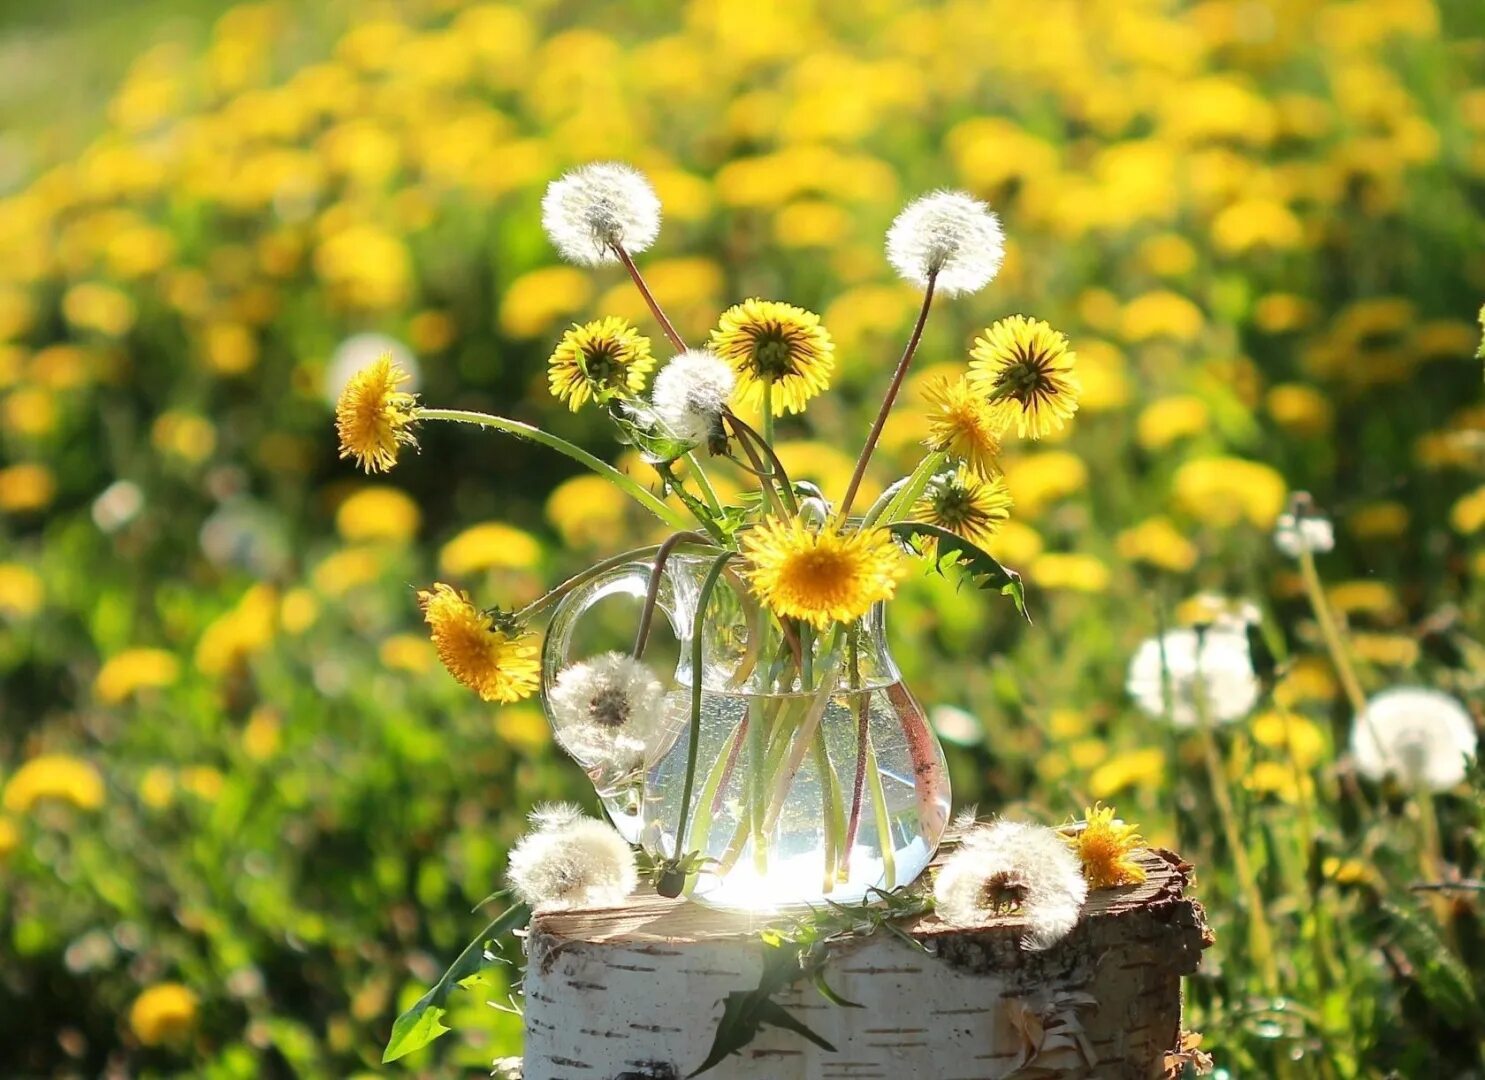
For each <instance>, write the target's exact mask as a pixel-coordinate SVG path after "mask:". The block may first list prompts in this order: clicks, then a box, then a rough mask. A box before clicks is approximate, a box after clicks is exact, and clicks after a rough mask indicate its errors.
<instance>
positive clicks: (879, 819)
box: [866, 731, 897, 892]
mask: <svg viewBox="0 0 1485 1080" xmlns="http://www.w3.org/2000/svg"><path fill="white" fill-rule="evenodd" d="M866 789H867V791H869V792H870V793H871V813H872V817H873V818H874V819H875V820H876V825H877V843H878V844H879V845H880V846H881V849H882V888H883V889H885V890H886V891H887V892H891V891H892V890H893V889H895V888H897V844H896V841H894V840H893V839H892V821H891V819H890V818H889V817H888V816H887V792H886V791H885V790H884V789H883V788H882V773H881V771H880V770H879V769H878V768H877V748H876V746H875V745H874V744H873V743H872V739H871V732H870V731H867V733H866Z"/></svg>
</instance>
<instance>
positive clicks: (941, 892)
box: [933, 821, 1088, 950]
mask: <svg viewBox="0 0 1485 1080" xmlns="http://www.w3.org/2000/svg"><path fill="white" fill-rule="evenodd" d="M1087 897H1088V882H1087V881H1086V880H1085V879H1084V878H1083V868H1082V864H1081V863H1080V862H1079V861H1078V857H1077V855H1076V854H1074V853H1073V851H1072V849H1071V848H1069V847H1068V846H1067V844H1065V843H1063V841H1062V838H1061V837H1060V836H1059V835H1058V834H1057V832H1056V831H1055V830H1053V829H1049V828H1047V827H1046V826H1044V825H1027V824H1023V823H1020V822H1014V821H995V822H991V823H990V824H988V825H981V826H979V827H977V828H975V829H973V830H971V831H970V832H969V833H967V834H966V835H965V837H964V839H963V840H962V841H961V843H960V845H959V848H958V850H956V851H955V852H954V853H953V854H952V855H950V856H949V857H948V858H947V859H946V860H945V861H944V865H943V866H942V867H941V868H940V869H939V872H938V877H937V878H936V879H935V880H934V886H933V898H934V905H935V908H936V909H937V911H938V913H939V916H940V917H941V918H942V919H943V920H944V921H945V922H947V923H950V924H952V925H955V926H983V925H985V923H987V922H989V921H990V920H992V919H995V918H997V917H1000V916H1003V915H1005V914H1007V910H1006V908H1007V907H1008V906H1013V907H1014V909H1015V911H1016V913H1017V914H1019V916H1020V917H1021V919H1022V920H1023V921H1024V922H1025V923H1026V936H1025V937H1024V938H1022V941H1021V944H1022V946H1023V947H1025V948H1027V949H1033V950H1035V949H1046V948H1049V947H1051V946H1052V945H1055V944H1057V942H1059V941H1061V940H1062V939H1063V938H1064V937H1066V936H1067V934H1068V933H1069V932H1070V931H1071V930H1072V928H1073V927H1074V926H1076V925H1077V924H1078V916H1079V914H1080V912H1081V911H1082V907H1083V901H1084V900H1086V899H1087Z"/></svg>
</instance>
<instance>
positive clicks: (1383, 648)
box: [1346, 632, 1421, 668]
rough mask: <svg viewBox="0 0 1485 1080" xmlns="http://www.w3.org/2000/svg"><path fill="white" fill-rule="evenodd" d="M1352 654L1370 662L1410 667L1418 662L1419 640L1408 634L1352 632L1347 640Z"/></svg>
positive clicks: (1365, 661)
mask: <svg viewBox="0 0 1485 1080" xmlns="http://www.w3.org/2000/svg"><path fill="white" fill-rule="evenodd" d="M1346 644H1347V646H1348V647H1349V649H1350V651H1351V655H1352V656H1354V657H1355V658H1356V659H1358V660H1361V661H1363V662H1364V663H1368V664H1379V665H1382V666H1385V667H1401V668H1409V667H1412V666H1413V665H1414V664H1416V663H1417V662H1418V657H1419V655H1420V653H1421V649H1420V648H1419V645H1418V640H1417V639H1416V638H1413V637H1409V636H1408V635H1406V634H1371V633H1356V632H1352V633H1351V634H1350V635H1349V636H1348V637H1347V640H1346Z"/></svg>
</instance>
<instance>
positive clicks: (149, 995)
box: [129, 983, 197, 1046]
mask: <svg viewBox="0 0 1485 1080" xmlns="http://www.w3.org/2000/svg"><path fill="white" fill-rule="evenodd" d="M196 1012H197V998H196V994H195V992H194V991H192V990H190V989H188V988H186V987H184V986H182V985H181V984H180V983H160V984H158V985H156V986H151V987H150V988H149V989H148V990H146V991H144V993H142V994H140V995H139V996H138V997H137V998H135V999H134V1004H133V1005H131V1006H130V1007H129V1030H130V1031H132V1032H133V1033H134V1037H135V1038H136V1039H138V1040H139V1041H140V1042H141V1043H143V1044H144V1045H145V1046H167V1045H170V1044H172V1043H179V1042H182V1041H184V1040H185V1039H186V1038H187V1037H188V1036H189V1035H190V1034H191V1032H192V1031H193V1030H195V1027H196Z"/></svg>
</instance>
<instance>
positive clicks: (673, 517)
mask: <svg viewBox="0 0 1485 1080" xmlns="http://www.w3.org/2000/svg"><path fill="white" fill-rule="evenodd" d="M417 418H418V419H419V420H452V421H454V422H455V423H460V424H477V425H479V426H480V427H487V428H491V429H492V430H495V431H503V432H504V433H505V434H507V435H514V436H516V437H517V438H518V439H529V440H530V441H531V442H534V443H539V444H541V445H542V446H545V447H547V448H548V449H551V450H555V451H557V452H558V453H559V454H565V455H567V456H568V457H570V458H571V459H572V460H573V461H576V462H577V463H578V464H580V465H583V466H586V467H587V468H589V469H592V470H593V471H594V472H595V473H597V474H598V475H599V476H601V477H603V478H604V479H605V480H607V481H609V482H610V483H611V484H613V485H614V486H615V487H617V488H618V489H619V490H620V491H622V492H624V493H625V494H626V495H628V496H630V497H631V498H633V499H634V500H635V501H636V502H638V503H639V504H640V505H641V506H643V507H644V508H645V509H646V510H648V511H649V512H650V513H652V514H654V515H655V516H656V517H658V518H659V519H660V520H661V521H663V522H665V523H666V524H667V525H670V526H671V527H672V528H675V529H684V528H686V527H687V525H688V524H689V522H687V521H686V519H685V518H684V517H682V516H681V515H680V514H679V513H677V512H676V511H675V510H672V509H671V508H670V507H668V506H666V505H665V503H664V502H662V501H661V500H660V499H658V498H656V497H655V494H654V493H653V492H651V491H650V490H648V489H647V488H645V487H644V486H643V485H641V484H639V483H638V482H637V481H636V480H634V479H633V478H632V477H629V476H626V475H624V474H623V473H621V472H620V471H619V470H618V469H616V468H614V467H613V466H612V465H610V464H609V463H608V462H606V461H603V460H601V459H599V458H596V457H594V456H593V455H592V454H590V453H588V451H586V450H584V449H582V447H579V446H574V445H573V444H572V443H570V442H568V441H567V440H566V439H563V438H560V437H559V436H556V435H553V434H551V433H550V432H547V431H543V430H542V429H541V428H539V427H533V426H532V425H531V424H523V423H521V422H520V421H519V420H508V419H506V418H505V417H503V416H492V415H490V414H489V413H482V412H471V411H468V410H465V409H422V408H420V409H418V411H417Z"/></svg>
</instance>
